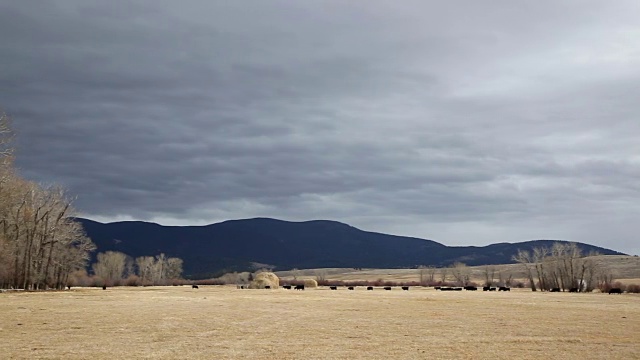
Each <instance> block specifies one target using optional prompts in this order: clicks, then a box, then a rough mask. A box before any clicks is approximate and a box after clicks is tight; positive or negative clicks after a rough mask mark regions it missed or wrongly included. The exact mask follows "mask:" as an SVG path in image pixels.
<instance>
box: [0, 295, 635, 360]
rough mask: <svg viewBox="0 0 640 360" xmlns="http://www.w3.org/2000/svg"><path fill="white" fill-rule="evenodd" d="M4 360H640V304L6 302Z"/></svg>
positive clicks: (416, 299) (1, 300)
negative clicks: (551, 359) (558, 359)
mask: <svg viewBox="0 0 640 360" xmlns="http://www.w3.org/2000/svg"><path fill="white" fill-rule="evenodd" d="M0 340H1V341H0V358H1V359H541V358H561V359H565V360H566V359H604V358H607V359H640V296H638V295H634V294H624V295H607V294H599V293H591V294H570V293H540V292H537V293H533V292H531V291H528V290H524V289H517V290H513V291H511V292H482V291H478V292H471V291H469V292H467V291H462V292H439V291H435V290H433V289H431V288H411V290H410V291H402V290H400V289H399V288H394V289H393V290H392V291H384V290H382V289H380V288H376V289H375V290H374V291H366V290H365V289H364V288H356V290H355V291H348V290H346V289H345V288H340V289H339V290H338V291H330V290H328V288H324V287H321V288H317V289H307V290H305V291H295V290H284V289H274V290H238V289H236V288H235V286H200V289H191V287H187V286H179V287H145V288H125V287H122V288H109V289H107V290H106V291H103V290H101V289H85V288H78V289H73V290H71V291H61V292H30V293H18V292H7V293H2V294H0Z"/></svg>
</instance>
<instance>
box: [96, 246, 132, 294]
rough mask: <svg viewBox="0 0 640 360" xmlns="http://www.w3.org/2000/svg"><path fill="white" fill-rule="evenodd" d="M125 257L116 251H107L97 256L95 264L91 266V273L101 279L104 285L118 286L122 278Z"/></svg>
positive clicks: (125, 262) (125, 261)
mask: <svg viewBox="0 0 640 360" xmlns="http://www.w3.org/2000/svg"><path fill="white" fill-rule="evenodd" d="M126 264H127V255H126V254H123V253H121V252H116V251H107V252H105V253H99V254H98V255H97V262H96V263H95V264H93V266H92V267H93V273H94V274H95V275H96V276H99V277H100V278H102V280H104V281H105V283H106V284H108V285H110V286H113V285H119V283H120V281H121V280H122V279H123V278H124V272H125V268H126Z"/></svg>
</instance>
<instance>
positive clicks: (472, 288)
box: [464, 286, 478, 291]
mask: <svg viewBox="0 0 640 360" xmlns="http://www.w3.org/2000/svg"><path fill="white" fill-rule="evenodd" d="M464 289H465V290H468V291H476V290H478V288H477V287H475V286H465V287H464Z"/></svg>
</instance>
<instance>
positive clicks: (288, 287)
mask: <svg viewBox="0 0 640 360" xmlns="http://www.w3.org/2000/svg"><path fill="white" fill-rule="evenodd" d="M282 287H283V288H284V289H287V290H291V285H282Z"/></svg>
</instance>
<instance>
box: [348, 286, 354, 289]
mask: <svg viewBox="0 0 640 360" xmlns="http://www.w3.org/2000/svg"><path fill="white" fill-rule="evenodd" d="M355 289H356V288H354V287H353V286H349V287H348V288H347V290H355Z"/></svg>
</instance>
